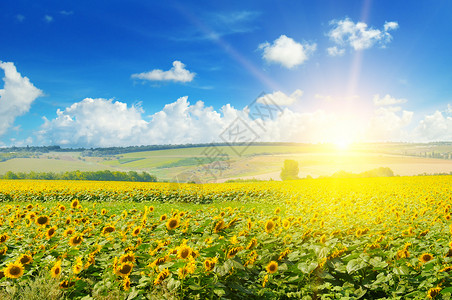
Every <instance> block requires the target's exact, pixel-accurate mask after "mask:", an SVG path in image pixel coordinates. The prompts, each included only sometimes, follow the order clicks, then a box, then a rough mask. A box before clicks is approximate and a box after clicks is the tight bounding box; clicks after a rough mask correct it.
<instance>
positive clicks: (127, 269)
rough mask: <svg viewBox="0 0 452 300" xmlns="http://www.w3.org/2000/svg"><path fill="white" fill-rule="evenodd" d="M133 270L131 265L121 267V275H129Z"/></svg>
mask: <svg viewBox="0 0 452 300" xmlns="http://www.w3.org/2000/svg"><path fill="white" fill-rule="evenodd" d="M131 270H132V267H131V266H130V265H123V266H122V267H121V270H120V272H121V274H129V272H130V271H131Z"/></svg>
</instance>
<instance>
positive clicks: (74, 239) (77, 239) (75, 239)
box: [69, 233, 83, 247]
mask: <svg viewBox="0 0 452 300" xmlns="http://www.w3.org/2000/svg"><path fill="white" fill-rule="evenodd" d="M82 242H83V236H82V235H81V234H80V233H78V234H75V235H74V236H72V237H71V238H70V239H69V244H70V245H71V246H73V247H76V246H78V245H80V244H81V243H82Z"/></svg>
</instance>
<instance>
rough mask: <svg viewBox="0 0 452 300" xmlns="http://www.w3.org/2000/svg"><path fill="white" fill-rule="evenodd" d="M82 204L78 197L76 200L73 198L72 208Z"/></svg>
mask: <svg viewBox="0 0 452 300" xmlns="http://www.w3.org/2000/svg"><path fill="white" fill-rule="evenodd" d="M79 205H80V201H78V199H74V200H72V202H71V207H72V208H74V209H75V208H77V207H78V206H79Z"/></svg>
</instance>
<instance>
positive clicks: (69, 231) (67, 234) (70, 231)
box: [63, 228, 75, 236]
mask: <svg viewBox="0 0 452 300" xmlns="http://www.w3.org/2000/svg"><path fill="white" fill-rule="evenodd" d="M74 232H75V229H74V228H68V229H66V230H65V231H64V232H63V235H64V236H69V235H72V234H73V233H74Z"/></svg>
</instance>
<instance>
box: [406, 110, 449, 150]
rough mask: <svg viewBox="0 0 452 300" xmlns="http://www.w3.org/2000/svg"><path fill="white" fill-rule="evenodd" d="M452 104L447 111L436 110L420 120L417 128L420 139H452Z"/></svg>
mask: <svg viewBox="0 0 452 300" xmlns="http://www.w3.org/2000/svg"><path fill="white" fill-rule="evenodd" d="M451 108H452V105H450V104H448V106H447V109H446V111H443V112H442V111H439V110H437V111H435V112H434V113H433V114H431V115H427V116H425V117H424V119H422V120H421V121H420V122H419V125H418V126H417V127H416V129H415V134H416V138H417V139H418V140H419V141H423V142H427V141H452V109H451Z"/></svg>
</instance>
